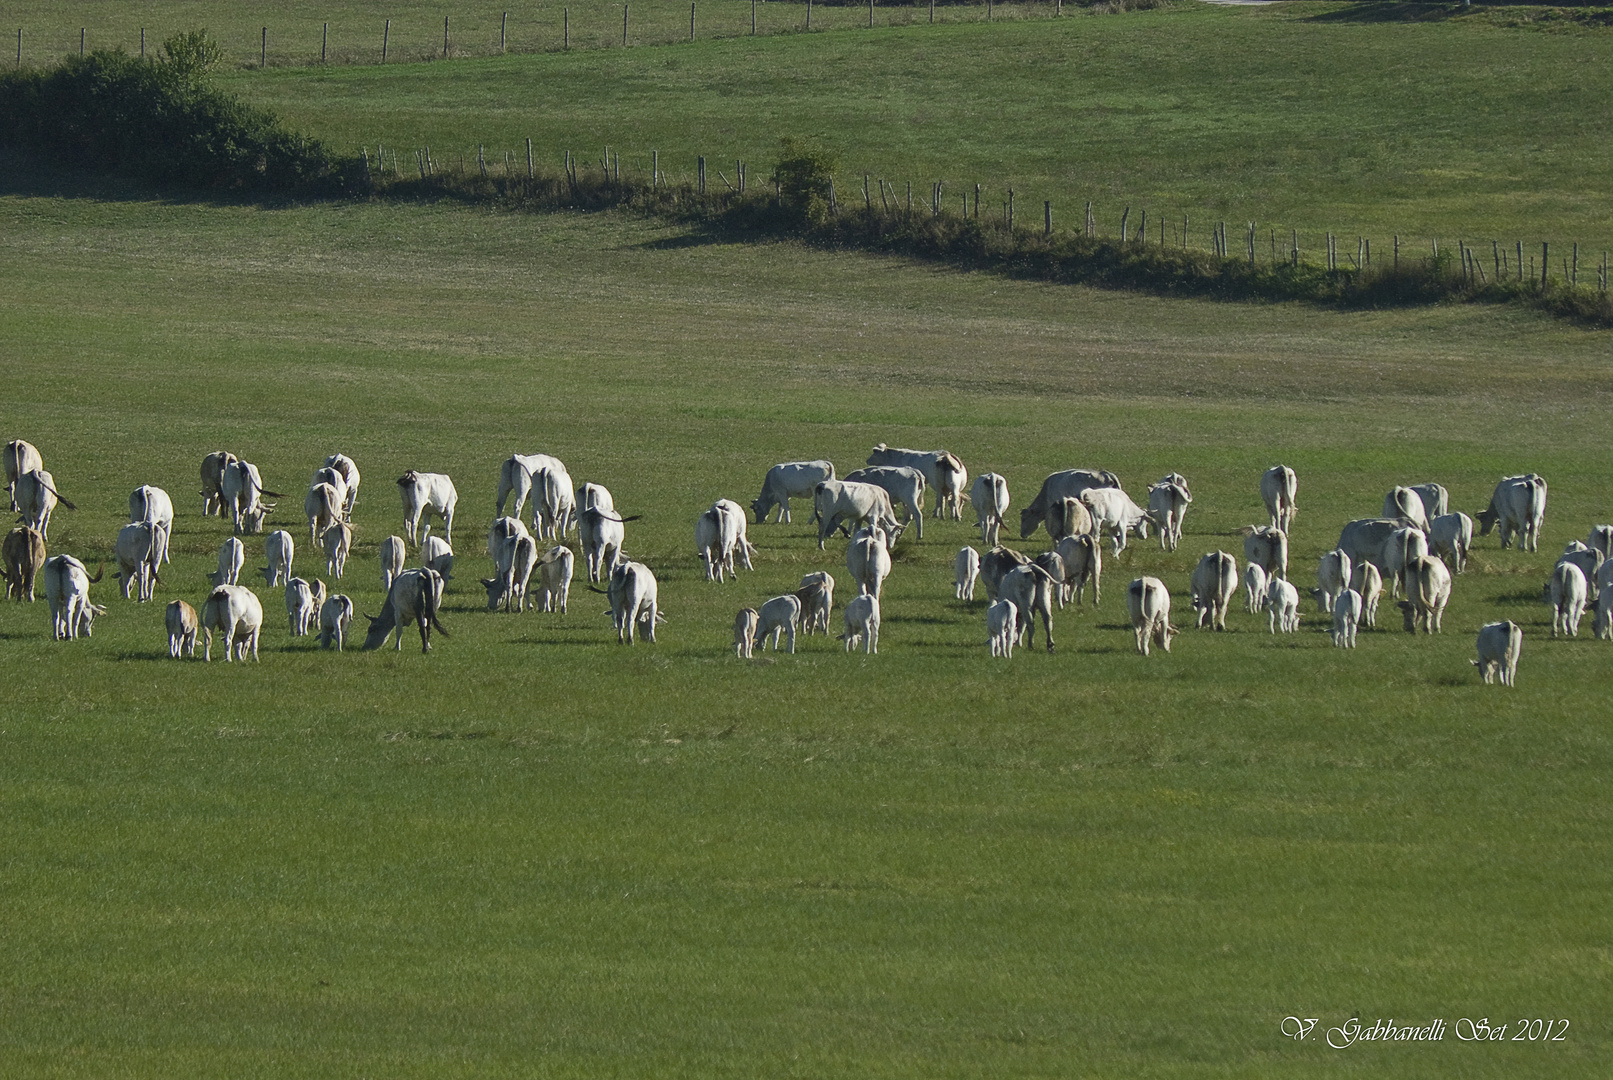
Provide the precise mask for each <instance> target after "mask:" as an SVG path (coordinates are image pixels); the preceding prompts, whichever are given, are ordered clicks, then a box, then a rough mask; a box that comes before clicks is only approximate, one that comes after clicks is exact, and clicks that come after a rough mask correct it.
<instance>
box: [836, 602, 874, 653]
mask: <svg viewBox="0 0 1613 1080" xmlns="http://www.w3.org/2000/svg"><path fill="white" fill-rule="evenodd" d="M843 640H844V641H845V643H846V651H847V652H850V651H851V650H852V649H853V648H855V647H856V645H857V643H858V642H859V641H860V642H862V647H863V652H864V653H876V654H877V653H878V652H879V597H877V596H874V595H872V594H869V593H863V594H862V595H861V596H857V597H855V598H853V599H852V601H851V603H849V604H847V605H846V632H845V634H844V635H843Z"/></svg>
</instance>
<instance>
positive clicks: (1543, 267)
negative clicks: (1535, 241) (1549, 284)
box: [1540, 240, 1551, 289]
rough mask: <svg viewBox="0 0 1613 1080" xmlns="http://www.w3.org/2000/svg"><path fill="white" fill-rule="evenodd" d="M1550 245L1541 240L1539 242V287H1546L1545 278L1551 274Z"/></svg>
mask: <svg viewBox="0 0 1613 1080" xmlns="http://www.w3.org/2000/svg"><path fill="white" fill-rule="evenodd" d="M1550 254H1551V245H1550V244H1548V243H1546V241H1544V240H1542V241H1541V242H1540V287H1541V288H1542V289H1544V288H1545V287H1546V280H1547V276H1548V275H1549V274H1550V273H1551V259H1550V258H1549V257H1548V256H1549V255H1550Z"/></svg>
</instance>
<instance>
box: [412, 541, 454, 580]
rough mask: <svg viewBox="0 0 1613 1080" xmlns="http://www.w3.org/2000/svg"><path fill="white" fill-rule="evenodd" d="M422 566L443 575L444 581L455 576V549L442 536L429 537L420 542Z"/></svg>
mask: <svg viewBox="0 0 1613 1080" xmlns="http://www.w3.org/2000/svg"><path fill="white" fill-rule="evenodd" d="M420 565H421V566H429V567H431V568H432V569H433V570H435V571H437V573H439V574H441V575H442V579H443V580H444V581H451V580H452V579H453V576H454V549H453V548H451V547H449V546H448V541H446V540H444V539H443V538H442V537H440V536H428V537H426V538H425V539H424V540H422V541H420Z"/></svg>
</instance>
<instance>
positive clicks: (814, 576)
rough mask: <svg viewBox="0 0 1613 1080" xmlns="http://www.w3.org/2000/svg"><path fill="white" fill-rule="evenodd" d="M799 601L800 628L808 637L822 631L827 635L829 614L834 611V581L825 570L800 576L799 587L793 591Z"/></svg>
mask: <svg viewBox="0 0 1613 1080" xmlns="http://www.w3.org/2000/svg"><path fill="white" fill-rule="evenodd" d="M795 595H796V596H797V597H798V598H799V599H800V601H801V628H802V629H803V630H805V631H806V633H807V634H808V635H809V636H810V635H811V634H812V633H813V632H814V631H817V630H822V631H823V633H824V636H825V637H827V636H828V634H829V613H830V612H831V611H833V610H834V602H835V579H834V578H833V577H831V576H830V574H829V572H828V571H826V570H814V571H813V572H812V573H810V574H803V575H802V576H801V587H800V588H799V589H796V590H795Z"/></svg>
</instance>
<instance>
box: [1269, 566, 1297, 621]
mask: <svg viewBox="0 0 1613 1080" xmlns="http://www.w3.org/2000/svg"><path fill="white" fill-rule="evenodd" d="M1266 609H1267V616H1268V620H1269V623H1270V625H1269V629H1270V631H1271V633H1273V634H1275V633H1276V632H1277V631H1279V630H1281V631H1282V632H1283V633H1285V634H1292V633H1294V631H1296V630H1298V629H1299V590H1298V589H1296V588H1294V586H1293V585H1292V584H1290V583H1289V582H1287V581H1284V580H1283V579H1282V578H1278V577H1274V578H1272V579H1271V580H1269V581H1268V582H1266Z"/></svg>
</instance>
